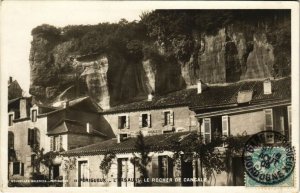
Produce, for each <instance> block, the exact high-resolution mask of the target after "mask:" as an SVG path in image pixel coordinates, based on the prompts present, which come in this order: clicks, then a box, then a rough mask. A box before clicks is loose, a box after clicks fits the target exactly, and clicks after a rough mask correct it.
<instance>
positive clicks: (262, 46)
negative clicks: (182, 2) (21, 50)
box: [29, 16, 291, 109]
mask: <svg viewBox="0 0 300 193" xmlns="http://www.w3.org/2000/svg"><path fill="white" fill-rule="evenodd" d="M103 25H104V24H103ZM105 25H108V24H105ZM128 25H132V26H133V29H135V30H136V29H137V26H138V27H140V24H139V23H131V24H128V23H126V22H124V21H123V23H119V24H118V26H116V24H110V25H108V26H105V27H106V28H105V30H107V28H109V30H111V32H110V34H112V33H116V34H117V35H116V34H114V35H110V36H108V35H107V34H104V32H103V29H102V28H99V26H96V27H94V28H92V27H91V26H88V27H85V26H83V27H82V26H78V27H77V26H72V27H71V28H70V27H69V28H68V27H66V28H62V29H57V28H55V27H53V26H47V25H42V26H39V27H37V28H36V29H34V30H35V31H34V30H33V41H32V47H31V52H30V58H29V60H30V65H31V86H30V93H31V94H32V95H34V96H35V97H36V98H37V99H38V100H40V101H42V102H45V103H49V102H54V101H56V102H57V101H61V100H66V99H71V98H74V97H78V96H81V95H89V96H91V97H92V98H93V99H94V100H95V101H97V102H98V104H99V105H100V106H101V107H102V108H104V109H105V108H109V107H110V106H114V105H117V104H120V103H124V102H130V101H134V100H139V99H142V98H145V96H146V95H147V94H148V93H150V92H155V94H156V95H160V94H165V93H168V92H171V91H175V90H180V89H184V88H186V87H188V86H191V85H194V84H196V82H197V80H198V79H201V80H202V81H204V82H207V83H224V82H234V81H239V80H244V79H253V78H267V77H271V76H273V77H281V76H287V75H289V74H290V69H291V56H290V18H289V17H280V19H278V17H275V16H274V17H273V16H272V17H271V19H268V20H264V21H257V22H254V23H253V22H249V23H247V22H231V23H228V24H226V25H223V26H219V27H216V29H215V30H214V33H207V32H205V31H201V30H199V29H196V28H195V29H193V30H192V33H186V34H180V35H178V36H174V37H173V36H172V37H171V38H168V39H167V40H166V39H161V38H160V37H156V38H153V37H152V38H148V37H147V29H146V28H145V29H144V28H143V29H142V28H141V27H140V28H138V30H139V32H138V33H137V34H138V35H140V34H142V36H141V37H135V36H138V35H134V36H132V35H131V34H130V33H132V32H130V33H128V34H126V35H124V31H122V30H124V29H125V28H126V26H128ZM120 26H121V27H120ZM77 28H78V29H80V30H78V29H77ZM74 29H76V30H77V31H76V30H75V31H76V33H73V34H72V33H71V32H73V31H74ZM126 29H127V28H126ZM130 29H131V28H130ZM72 30H73V31H72ZM101 30H102V31H101ZM143 30H146V32H145V31H143ZM115 31H117V32H115ZM120 31H121V32H120ZM141 31H143V33H141ZM125 32H126V31H125ZM67 33H68V36H67V35H66V34H67ZM118 33H119V34H118ZM70 34H71V35H70ZM74 34H75V35H74ZM120 34H121V35H120ZM120 36H122V37H120ZM123 36H124V37H125V38H123ZM103 37H104V38H103ZM122 38H123V39H122ZM95 42H96V43H95Z"/></svg>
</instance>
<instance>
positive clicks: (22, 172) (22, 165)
mask: <svg viewBox="0 0 300 193" xmlns="http://www.w3.org/2000/svg"><path fill="white" fill-rule="evenodd" d="M20 168H21V172H20V173H21V176H24V163H21V166H20Z"/></svg>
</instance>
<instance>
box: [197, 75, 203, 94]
mask: <svg viewBox="0 0 300 193" xmlns="http://www.w3.org/2000/svg"><path fill="white" fill-rule="evenodd" d="M202 89H203V83H202V81H201V80H200V79H199V80H198V82H197V94H201V93H202Z"/></svg>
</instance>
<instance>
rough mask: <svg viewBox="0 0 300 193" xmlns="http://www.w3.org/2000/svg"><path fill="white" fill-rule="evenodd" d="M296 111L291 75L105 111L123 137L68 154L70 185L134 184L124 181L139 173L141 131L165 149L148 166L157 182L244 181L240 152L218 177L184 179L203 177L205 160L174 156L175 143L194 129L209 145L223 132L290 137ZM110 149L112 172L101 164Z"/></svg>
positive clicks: (149, 141)
mask: <svg viewBox="0 0 300 193" xmlns="http://www.w3.org/2000/svg"><path fill="white" fill-rule="evenodd" d="M291 110H292V109H291V79H290V77H287V78H282V79H276V80H264V81H262V80H252V81H242V82H237V83H230V84H223V85H209V86H208V85H205V84H203V83H202V82H199V83H198V84H197V89H186V90H182V91H178V92H174V93H170V94H168V95H166V96H162V97H158V96H157V97H152V96H149V98H148V99H147V100H144V101H140V102H135V103H130V104H125V105H120V106H117V107H114V108H111V109H109V110H107V111H103V112H101V113H100V115H102V116H103V117H104V118H105V120H106V121H107V122H108V123H109V126H110V127H111V128H112V130H113V131H114V132H115V133H116V136H117V139H110V140H107V141H104V142H100V143H97V144H93V145H89V146H86V147H81V148H77V149H73V150H69V151H66V152H64V153H62V155H63V156H64V157H65V159H67V157H69V158H70V157H71V158H74V160H75V162H74V166H75V168H74V169H73V170H70V171H68V175H65V174H64V176H65V178H66V179H68V180H69V183H68V186H134V185H135V183H134V182H133V181H134V180H131V181H130V180H122V179H137V178H138V177H139V173H138V172H137V169H136V167H135V165H134V164H132V163H131V162H130V159H131V158H132V157H133V153H134V152H136V149H135V145H134V144H135V143H134V142H135V138H134V136H136V134H137V133H138V132H139V131H141V132H142V133H143V134H144V135H145V136H146V137H145V143H147V144H148V145H150V146H151V147H160V148H159V150H156V151H153V152H152V153H151V155H150V156H151V158H152V161H151V163H150V164H149V166H148V170H149V174H150V180H153V183H152V185H153V186H158V185H163V186H169V185H181V186H195V185H236V186H238V185H243V184H244V181H243V179H244V172H243V163H242V161H241V157H240V156H239V155H236V156H234V157H232V159H231V166H234V167H230V169H229V171H228V172H221V173H216V174H215V178H214V179H201V181H197V180H196V181H184V180H183V179H199V169H200V168H199V160H197V159H193V160H182V159H181V160H180V159H179V160H173V159H172V155H173V152H172V149H168V147H169V146H170V143H171V142H172V141H173V142H174V141H175V142H176V141H181V140H184V138H186V136H188V135H189V133H192V132H198V133H201V134H202V136H203V137H204V138H205V141H206V143H209V142H210V141H212V140H213V139H214V138H216V137H217V136H238V135H252V134H254V133H257V132H259V131H263V130H275V131H279V132H281V133H282V134H284V135H286V136H287V137H288V138H290V137H291ZM270 140H272V139H270ZM220 148H222V147H220ZM223 148H224V147H223ZM107 152H114V153H115V154H116V157H115V158H114V159H113V160H112V166H111V169H110V172H109V173H108V174H107V175H106V174H104V173H103V172H102V171H101V170H100V169H99V166H100V164H101V161H102V160H103V158H104V156H105V154H106V153H107ZM69 158H68V159H69ZM80 179H85V180H80ZM108 179H110V180H108ZM168 179H171V180H169V181H168Z"/></svg>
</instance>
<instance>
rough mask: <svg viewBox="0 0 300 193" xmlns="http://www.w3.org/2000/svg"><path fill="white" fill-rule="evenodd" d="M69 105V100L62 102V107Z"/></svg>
mask: <svg viewBox="0 0 300 193" xmlns="http://www.w3.org/2000/svg"><path fill="white" fill-rule="evenodd" d="M68 107H69V101H65V102H63V108H64V109H66V108H68Z"/></svg>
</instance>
